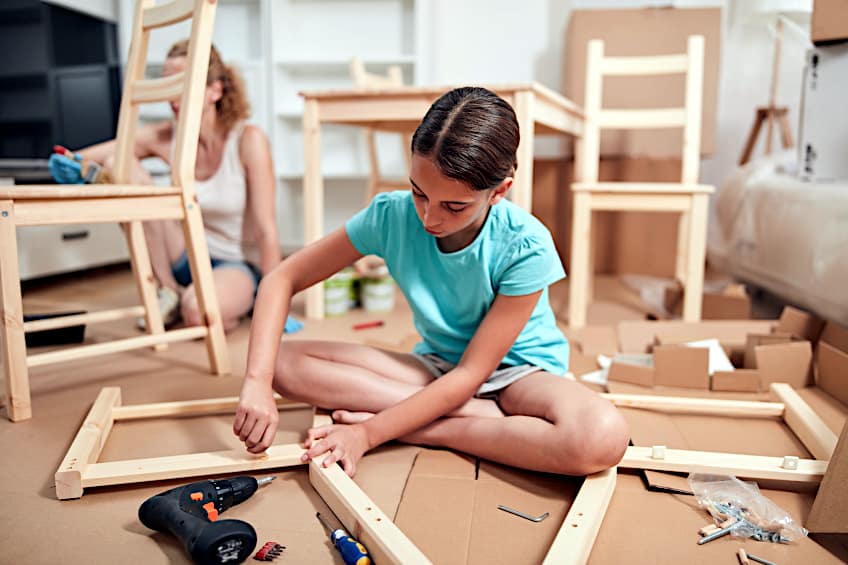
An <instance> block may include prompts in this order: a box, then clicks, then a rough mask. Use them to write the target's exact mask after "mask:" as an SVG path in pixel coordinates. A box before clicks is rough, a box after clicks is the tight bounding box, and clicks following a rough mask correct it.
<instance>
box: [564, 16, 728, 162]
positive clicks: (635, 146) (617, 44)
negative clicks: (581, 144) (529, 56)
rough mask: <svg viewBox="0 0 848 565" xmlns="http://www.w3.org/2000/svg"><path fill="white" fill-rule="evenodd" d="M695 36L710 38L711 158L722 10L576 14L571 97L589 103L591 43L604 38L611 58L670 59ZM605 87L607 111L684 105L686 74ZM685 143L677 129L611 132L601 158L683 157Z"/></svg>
mask: <svg viewBox="0 0 848 565" xmlns="http://www.w3.org/2000/svg"><path fill="white" fill-rule="evenodd" d="M690 35H703V36H704V39H705V47H704V91H703V111H702V113H703V116H702V122H701V124H702V125H701V153H702V154H704V155H708V154H710V153H712V152H713V151H715V137H716V100H717V94H718V76H719V60H720V46H721V10H720V9H719V8H694V9H693V8H641V9H617V10H604V9H601V10H574V11H572V12H571V18H570V20H569V22H568V31H567V36H566V41H565V55H564V61H565V72H564V73H563V77H565V84H564V92H565V95H566V96H567V97H568V98H570V99H571V100H573V101H574V102H576V103H577V104H578V105H580V106H582V105H583V97H584V89H585V80H586V50H587V45H588V42H589V40H591V39H603V40H604V52H605V54H606V55H611V56H628V55H630V56H633V55H665V54H677V53H685V52H686V43H687V38H688V37H689V36H690ZM603 88H604V95H603V106H604V107H607V108H663V107H680V106H681V105H682V103H683V101H684V98H685V96H684V92H685V75H682V74H677V75H665V76H663V75H651V76H636V77H617V76H613V77H608V78H605V79H604V86H603ZM680 140H681V133H680V130H675V129H639V130H626V131H622V130H618V131H613V130H610V131H608V132H607V131H605V132H604V135H602V136H601V154H602V155H629V156H639V157H680V155H681V149H680V147H681V145H680Z"/></svg>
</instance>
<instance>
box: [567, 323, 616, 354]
mask: <svg viewBox="0 0 848 565" xmlns="http://www.w3.org/2000/svg"><path fill="white" fill-rule="evenodd" d="M574 333H575V334H576V340H577V343H578V344H579V346H580V351H581V352H582V353H583V355H606V356H608V357H612V356H613V355H615V352H616V351H617V350H618V336H617V335H616V332H615V328H614V327H612V326H586V327H584V328H580V329H578V330H575V331H574Z"/></svg>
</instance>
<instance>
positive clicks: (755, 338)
mask: <svg viewBox="0 0 848 565" xmlns="http://www.w3.org/2000/svg"><path fill="white" fill-rule="evenodd" d="M790 341H792V334H789V333H773V334H748V339H747V341H746V342H745V368H746V369H756V368H757V356H756V354H755V353H756V352H755V351H754V348H755V347H757V346H758V345H772V344H775V343H789V342H790Z"/></svg>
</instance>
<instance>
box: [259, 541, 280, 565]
mask: <svg viewBox="0 0 848 565" xmlns="http://www.w3.org/2000/svg"><path fill="white" fill-rule="evenodd" d="M285 548H286V546H284V545H280V544H278V543H277V542H275V541H269V542H267V543H266V544H265V545H263V546H262V549H260V550H259V551H257V552H256V555H254V556H253V558H254V559H256V560H257V561H273V560H274V559H276V558H277V557H279V556H280V555H282V553H283V550H284V549H285Z"/></svg>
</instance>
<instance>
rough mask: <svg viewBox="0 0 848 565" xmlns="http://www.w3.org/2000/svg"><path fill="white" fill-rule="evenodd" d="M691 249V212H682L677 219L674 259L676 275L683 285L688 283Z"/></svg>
mask: <svg viewBox="0 0 848 565" xmlns="http://www.w3.org/2000/svg"><path fill="white" fill-rule="evenodd" d="M688 251H689V212H688V211H687V212H683V213H681V214H680V218H678V220H677V255H676V257H675V261H674V277H675V278H676V279H677V280H678V281H679V282H680V284H682V285H684V286H685V285H686V274H687V273H686V271H687V269H688V268H689V267H688V259H689V258H688Z"/></svg>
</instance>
